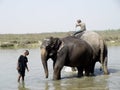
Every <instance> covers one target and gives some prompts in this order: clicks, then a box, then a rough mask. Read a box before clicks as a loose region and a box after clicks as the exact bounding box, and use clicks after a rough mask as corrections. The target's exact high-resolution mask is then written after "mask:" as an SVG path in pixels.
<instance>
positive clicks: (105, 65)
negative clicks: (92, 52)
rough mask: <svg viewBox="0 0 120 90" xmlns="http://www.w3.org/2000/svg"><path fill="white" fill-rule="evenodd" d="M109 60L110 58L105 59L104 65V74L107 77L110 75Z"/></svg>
mask: <svg viewBox="0 0 120 90" xmlns="http://www.w3.org/2000/svg"><path fill="white" fill-rule="evenodd" d="M107 60H108V58H107V57H105V59H104V64H103V65H102V67H103V71H104V74H105V75H108V74H109V72H108V68H107Z"/></svg>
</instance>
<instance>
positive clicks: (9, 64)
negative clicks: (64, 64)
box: [0, 46, 120, 90]
mask: <svg viewBox="0 0 120 90" xmlns="http://www.w3.org/2000/svg"><path fill="white" fill-rule="evenodd" d="M23 50H24V49H0V90H120V47H119V46H118V47H109V48H108V52H109V53H108V59H109V61H108V69H109V72H110V74H109V75H103V74H102V72H101V71H100V70H99V67H100V64H99V63H96V67H95V75H96V76H94V77H82V78H77V77H76V76H77V74H76V72H66V71H64V68H63V70H62V72H61V74H62V75H61V77H62V79H61V80H57V81H53V80H52V76H53V69H52V61H51V60H49V61H48V67H49V78H48V79H46V78H45V74H44V70H43V66H42V64H41V60H40V50H39V48H36V49H29V51H30V55H29V56H28V59H29V62H28V67H29V69H30V71H29V72H27V71H26V76H25V83H18V82H17V77H18V73H17V70H16V65H17V59H18V57H19V55H20V54H22V52H23Z"/></svg>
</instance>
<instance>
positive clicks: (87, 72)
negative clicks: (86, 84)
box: [85, 66, 91, 76]
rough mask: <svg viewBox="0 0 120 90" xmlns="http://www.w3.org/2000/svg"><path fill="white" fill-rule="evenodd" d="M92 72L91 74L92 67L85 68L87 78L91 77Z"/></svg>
mask: <svg viewBox="0 0 120 90" xmlns="http://www.w3.org/2000/svg"><path fill="white" fill-rule="evenodd" d="M90 72H91V67H90V66H87V67H85V76H89V75H90Z"/></svg>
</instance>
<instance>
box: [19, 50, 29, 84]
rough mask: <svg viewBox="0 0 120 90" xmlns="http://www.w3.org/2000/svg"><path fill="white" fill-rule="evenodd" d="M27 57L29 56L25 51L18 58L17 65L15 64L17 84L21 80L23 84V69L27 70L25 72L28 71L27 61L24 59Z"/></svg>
mask: <svg viewBox="0 0 120 90" xmlns="http://www.w3.org/2000/svg"><path fill="white" fill-rule="evenodd" d="M28 55H29V51H28V50H25V51H24V53H23V55H20V57H19V58H18V63H17V70H18V73H19V76H18V82H20V79H21V78H22V82H24V77H25V69H27V71H28V72H29V69H28V66H27V62H28V59H27V57H26V56H28Z"/></svg>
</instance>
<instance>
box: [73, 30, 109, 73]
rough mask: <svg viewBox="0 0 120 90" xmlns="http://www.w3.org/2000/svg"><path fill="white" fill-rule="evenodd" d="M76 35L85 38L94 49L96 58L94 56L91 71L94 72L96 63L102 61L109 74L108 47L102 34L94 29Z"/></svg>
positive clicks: (103, 68)
mask: <svg viewBox="0 0 120 90" xmlns="http://www.w3.org/2000/svg"><path fill="white" fill-rule="evenodd" d="M75 37H77V38H79V39H82V40H85V41H86V42H87V43H89V45H90V46H91V47H92V49H93V55H94V58H93V63H92V64H93V65H92V66H93V67H92V70H91V71H92V72H91V73H93V74H94V67H95V63H96V62H100V63H101V66H102V70H103V72H104V74H105V75H108V74H109V72H108V67H107V63H108V49H107V45H106V43H105V41H104V39H103V38H102V36H100V35H99V34H98V33H96V32H93V31H84V32H82V33H80V34H78V35H76V36H75Z"/></svg>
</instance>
